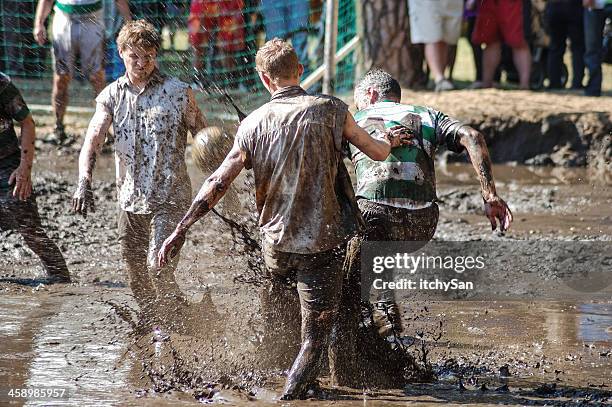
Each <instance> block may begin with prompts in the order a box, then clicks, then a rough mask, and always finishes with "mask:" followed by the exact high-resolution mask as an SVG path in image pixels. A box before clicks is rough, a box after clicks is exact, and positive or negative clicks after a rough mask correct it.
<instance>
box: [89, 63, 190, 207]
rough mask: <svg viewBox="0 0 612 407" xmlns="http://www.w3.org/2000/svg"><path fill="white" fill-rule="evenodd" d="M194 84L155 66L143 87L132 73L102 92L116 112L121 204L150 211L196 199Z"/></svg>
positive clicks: (102, 101) (102, 98)
mask: <svg viewBox="0 0 612 407" xmlns="http://www.w3.org/2000/svg"><path fill="white" fill-rule="evenodd" d="M187 89H188V85H187V84H186V83H183V82H181V81H179V80H178V79H175V78H172V77H169V76H165V75H163V74H161V73H160V72H159V71H157V70H156V71H154V72H153V74H152V75H151V78H150V80H149V82H148V83H147V85H146V86H145V87H144V89H143V90H142V91H140V92H139V91H138V90H137V89H135V88H134V87H132V86H131V84H130V82H129V79H128V78H127V76H126V75H124V76H122V77H120V78H119V79H117V80H116V81H114V82H113V83H111V84H110V85H108V86H107V87H106V88H105V89H104V90H103V91H102V92H101V93H100V94H99V95H98V97H97V98H96V102H98V103H100V104H102V105H104V107H105V108H106V109H107V111H108V112H110V113H111V115H112V116H113V129H114V131H115V163H116V174H117V191H118V195H119V204H120V206H121V209H123V210H124V211H128V212H132V213H136V214H146V213H152V212H153V211H155V210H156V209H157V208H159V207H160V206H161V205H168V204H169V205H172V204H173V203H176V204H181V205H182V204H183V203H184V202H185V201H187V202H189V201H190V200H191V181H190V180H189V175H188V174H187V165H186V164H185V148H186V146H187V119H186V116H187V104H188V95H187Z"/></svg>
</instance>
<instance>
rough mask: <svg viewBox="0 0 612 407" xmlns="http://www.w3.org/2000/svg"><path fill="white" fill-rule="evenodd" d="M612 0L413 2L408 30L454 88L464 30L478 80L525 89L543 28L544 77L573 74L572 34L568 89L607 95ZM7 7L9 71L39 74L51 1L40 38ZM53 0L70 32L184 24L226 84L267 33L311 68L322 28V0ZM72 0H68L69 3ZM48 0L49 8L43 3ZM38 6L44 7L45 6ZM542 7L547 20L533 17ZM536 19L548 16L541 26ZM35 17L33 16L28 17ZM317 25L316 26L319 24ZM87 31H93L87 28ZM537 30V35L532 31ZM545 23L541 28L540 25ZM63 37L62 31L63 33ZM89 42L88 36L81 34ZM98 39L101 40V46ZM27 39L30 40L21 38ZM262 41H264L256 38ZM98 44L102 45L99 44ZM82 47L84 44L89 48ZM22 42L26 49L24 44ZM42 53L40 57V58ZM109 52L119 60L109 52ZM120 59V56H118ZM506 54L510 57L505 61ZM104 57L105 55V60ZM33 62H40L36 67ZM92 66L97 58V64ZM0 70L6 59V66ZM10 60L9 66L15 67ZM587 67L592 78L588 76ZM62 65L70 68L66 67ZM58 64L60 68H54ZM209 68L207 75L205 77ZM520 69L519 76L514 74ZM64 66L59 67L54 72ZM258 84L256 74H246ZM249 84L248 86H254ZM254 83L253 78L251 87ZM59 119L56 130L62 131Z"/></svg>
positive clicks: (197, 58)
mask: <svg viewBox="0 0 612 407" xmlns="http://www.w3.org/2000/svg"><path fill="white" fill-rule="evenodd" d="M611 1H612V0H443V1H441V2H432V1H428V0H407V4H408V6H409V12H410V31H411V32H410V34H411V41H412V43H414V44H422V45H423V48H424V56H425V60H426V62H427V68H428V70H429V73H430V76H431V79H432V80H433V87H434V89H435V90H436V91H444V90H451V89H454V88H455V86H456V85H455V84H454V83H453V80H452V79H453V78H452V77H453V68H454V65H455V61H456V52H457V42H458V39H459V38H460V36H461V35H462V34H463V35H465V36H466V38H467V39H468V40H469V42H470V45H471V47H472V50H473V55H474V65H475V67H476V76H475V78H474V79H475V81H474V83H473V85H472V87H474V88H480V87H491V86H494V85H495V84H496V83H497V82H498V81H499V80H500V72H501V69H502V67H500V65H501V66H503V67H504V69H506V70H510V71H512V72H511V73H512V75H509V76H513V77H514V76H516V77H517V78H516V80H517V82H518V84H519V87H520V88H521V89H529V88H530V87H533V85H532V84H531V82H530V80H531V79H532V76H533V75H532V73H533V72H532V67H533V64H532V59H533V58H532V54H533V53H534V49H535V48H536V47H537V46H539V45H536V42H541V40H540V39H538V40H536V39H535V38H536V36H537V37H538V38H539V37H541V34H544V36H545V37H546V39H545V40H544V41H543V43H544V46H545V47H546V48H547V49H548V52H547V53H546V55H547V61H546V67H545V68H544V70H545V76H546V77H548V80H549V82H548V87H549V88H550V89H559V88H563V87H565V84H566V81H567V77H566V75H565V74H564V72H565V70H564V69H563V66H564V63H563V56H564V54H565V51H566V43H567V40H568V39H569V40H570V44H571V54H572V64H571V65H572V73H573V76H572V78H571V80H569V87H571V88H572V89H583V90H584V93H585V94H586V95H588V96H599V95H600V94H601V82H602V70H601V64H602V44H603V40H602V39H603V34H604V24H605V21H606V18H610V17H611V15H612V3H611ZM5 3H6V4H5V5H4V15H3V19H4V23H5V25H6V26H9V25H16V26H18V27H19V29H17V30H15V31H14V32H10V30H9V31H6V32H5V36H6V38H5V42H6V43H9V42H11V43H14V44H15V45H16V46H13V47H7V48H6V50H5V52H6V53H7V57H6V58H0V60H2V59H5V61H4V62H6V64H5V65H7V64H8V66H5V67H4V68H3V69H4V70H5V71H6V70H9V71H11V70H17V71H20V72H31V73H36V72H40V71H41V67H40V63H34V62H33V61H36V60H37V59H40V58H42V57H43V56H44V55H43V51H42V50H41V49H40V48H37V47H33V46H32V44H33V42H34V41H36V42H38V44H42V42H41V41H44V39H45V38H44V36H43V31H44V30H43V29H44V27H43V26H42V25H43V24H44V23H45V19H46V17H47V15H48V14H49V12H50V10H51V5H52V4H53V3H54V1H52V0H41V1H39V2H38V3H39V6H38V10H37V13H36V14H37V15H36V17H35V18H34V21H33V26H34V27H35V32H34V41H32V39H31V38H30V37H31V36H28V35H27V34H24V31H27V30H24V27H25V26H24V25H27V23H28V22H27V21H26V20H27V18H28V17H27V16H28V15H29V14H31V12H32V10H29V11H28V9H27V6H28V4H29V5H31V3H27V2H15V1H12V0H7V1H6V2H5ZM55 3H56V7H55V10H56V14H57V16H56V17H55V18H54V28H55V29H57V30H58V31H59V32H60V33H61V32H68V31H69V28H68V27H70V24H72V23H74V24H78V20H79V19H80V20H81V21H85V20H89V21H91V23H90V26H91V27H93V26H95V27H96V28H95V30H93V31H95V32H100V31H101V32H103V30H102V28H101V27H102V25H101V24H103V22H102V17H101V15H100V11H99V9H101V8H102V6H103V5H105V6H106V8H107V9H111V8H112V9H113V10H116V11H114V12H113V14H111V15H110V19H109V18H108V16H107V18H106V20H107V22H108V21H119V22H120V21H128V20H129V19H130V18H131V17H130V16H133V17H134V18H144V19H146V20H148V21H150V22H152V23H153V25H154V26H155V27H156V28H157V29H158V30H161V29H162V27H169V30H170V33H171V34H173V33H174V32H176V31H177V30H178V29H180V28H181V27H183V28H186V29H187V31H188V34H189V43H190V46H191V51H192V55H193V59H192V65H193V67H194V68H195V72H196V74H195V77H196V79H197V77H198V76H200V77H204V76H209V77H211V78H213V79H216V80H218V79H219V75H216V76H215V75H210V73H212V72H223V78H224V79H226V80H225V83H226V84H227V85H231V86H240V85H242V86H243V87H245V86H244V85H245V81H241V80H240V78H239V77H240V76H242V75H241V73H243V70H244V69H243V68H244V66H252V65H253V62H254V61H253V58H254V50H255V49H256V48H257V41H256V39H257V38H258V36H259V34H260V33H261V34H262V35H263V36H264V37H265V38H268V39H270V38H274V37H279V38H284V39H291V41H292V44H293V45H294V46H295V48H296V50H297V52H298V55H299V56H300V59H301V60H302V61H304V63H305V68H306V72H307V73H308V72H309V70H310V64H308V63H307V62H308V60H309V58H312V57H313V55H309V54H310V53H313V51H312V50H309V47H308V38H309V35H312V34H313V32H315V31H316V32H318V34H317V36H318V37H321V36H322V34H321V33H322V30H321V24H320V23H321V22H322V20H323V16H322V15H321V13H320V10H321V9H322V6H323V1H322V0H296V1H291V2H280V3H279V2H273V1H268V0H191V1H187V0H174V1H172V2H161V1H158V0H130V1H129V5H128V4H127V3H128V0H122V1H120V2H116V4H117V7H113V3H115V2H114V1H110V0H99V1H93V0H92V1H91V2H87V1H85V2H82V1H76V2H74V3H75V4H80V3H83V4H89V3H91V4H96V5H97V6H95V8H96V9H95V10H93V9H92V10H93V11H90V10H88V12H87V13H83V12H82V10H83V9H81V11H79V9H78V8H77V9H76V11H67V10H68V7H66V6H62V4H63V1H62V0H59V1H57V2H55ZM72 3H73V2H72V1H67V2H66V4H72ZM41 4H44V7H42V6H41ZM41 11H42V12H41ZM536 15H537V16H538V17H541V18H535V17H536ZM534 20H538V21H540V22H543V27H540V26H539V25H540V24H539V23H538V24H535V21H534ZM30 24H32V22H30ZM111 25H112V26H113V29H111V30H110V31H109V30H108V29H107V30H106V37H107V38H105V39H104V38H103V40H102V41H107V42H109V41H110V42H109V43H110V44H112V42H113V41H112V39H113V38H114V36H115V35H116V30H118V28H119V27H120V24H116V23H115V24H111ZM317 25H318V29H313V28H314V27H315V26H317ZM87 31H89V30H87ZM536 31H537V35H536ZM540 31H542V33H540ZM58 37H59V38H58V41H59V40H61V35H59V34H58ZM85 38H86V40H87V43H90V42H91V41H90V40H91V38H89V37H85ZM58 41H55V44H54V52H53V54H54V56H55V57H57V56H58V55H57V53H58V51H57V50H55V48H56V47H58V45H57V44H58V43H59V42H58ZM97 42H98V40H96V44H97ZM25 44H30V45H27V46H26V45H25ZM259 45H261V43H259ZM96 47H97V45H96ZM87 48H88V47H87V46H85V48H84V51H85V52H87V51H88V49H87ZM20 50H21V51H20ZM18 52H24V53H27V55H25V54H24V57H23V58H18V57H17V55H14V54H15V53H18ZM35 54H36V55H38V58H37V57H35ZM107 57H108V58H113V57H112V56H108V55H107ZM114 58H115V59H119V56H118V55H115V56H114ZM21 59H22V60H23V66H22V68H23V69H17V68H19V67H18V66H17V65H18V62H17V61H19V60H21ZM506 59H509V60H508V61H506ZM107 62H108V61H107ZM33 65H37V66H36V67H34V66H33ZM94 65H95V64H94ZM90 67H91V66H90V65H85V66H84V67H83V70H84V71H83V73H82V75H83V76H84V77H85V78H87V79H91V73H90V72H88V69H89V68H90ZM0 68H1V67H0ZM9 68H10V69H9ZM585 68H586V70H587V72H588V80H587V81H586V83H585V80H584V78H585ZM64 70H65V69H64ZM56 71H57V69H56ZM122 73H123V67H122V66H121V68H120V69H119V70H118V72H117V74H115V73H111V75H112V77H111V79H115V78H116V76H117V75H120V74H122ZM207 73H208V74H209V75H207ZM515 73H516V75H515ZM55 74H58V72H55ZM59 75H60V78H59V79H58V78H57V77H56V78H54V94H55V95H57V97H54V100H56V99H57V100H62V98H63V97H64V96H63V95H64V93H65V92H63V88H64V87H66V86H67V81H66V79H65V75H64V74H63V73H59ZM99 79H100V77H98V79H96V80H95V81H94V82H92V84H93V85H94V89H95V91H96V93H97V92H99V90H100V85H99V83H100V80H99ZM250 81H251V82H252V78H251V80H250ZM251 82H249V83H247V85H249V84H250V85H252V83H251ZM247 87H248V86H247ZM60 125H61V123H59V124H58V133H61V131H59V130H61V126H60Z"/></svg>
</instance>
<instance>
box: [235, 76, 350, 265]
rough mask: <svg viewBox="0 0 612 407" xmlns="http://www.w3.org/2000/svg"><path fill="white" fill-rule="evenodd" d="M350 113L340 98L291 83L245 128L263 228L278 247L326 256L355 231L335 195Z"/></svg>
mask: <svg viewBox="0 0 612 407" xmlns="http://www.w3.org/2000/svg"><path fill="white" fill-rule="evenodd" d="M347 113H348V108H347V105H346V104H345V103H344V102H342V101H340V100H339V99H337V98H334V97H331V96H311V95H309V94H307V93H306V91H304V90H303V89H302V88H300V87H299V86H290V87H286V88H282V89H279V90H278V91H276V92H275V93H274V94H273V95H272V99H271V100H270V102H268V103H266V104H265V105H263V106H262V107H260V108H259V109H257V110H256V111H254V112H253V113H251V114H250V115H249V116H248V117H247V118H246V119H244V121H243V122H242V124H241V125H240V128H239V129H238V133H237V135H236V142H237V143H238V146H239V147H240V150H241V151H242V153H243V155H244V157H245V167H246V168H247V169H249V168H252V169H253V172H254V175H255V187H256V200H257V209H258V211H259V226H260V230H261V233H262V237H263V239H264V242H265V243H266V244H267V245H270V246H271V247H272V248H273V249H275V250H277V251H281V252H288V253H302V254H306V253H317V252H323V251H326V250H329V249H332V248H334V247H337V246H338V245H340V244H342V243H343V242H345V241H346V239H347V236H349V235H350V234H351V233H352V232H353V229H356V227H357V225H356V221H355V219H354V216H351V217H347V216H346V215H347V214H346V213H345V212H346V209H344V207H343V205H342V203H341V202H340V201H341V198H339V196H338V190H337V189H338V184H337V183H338V179H337V178H338V174H339V169H338V168H339V167H338V166H339V164H342V165H344V164H343V163H342V155H341V151H342V150H341V149H342V140H343V138H342V133H343V127H344V121H345V119H346V115H347ZM347 219H350V221H349V222H348V223H347V222H346V220H347Z"/></svg>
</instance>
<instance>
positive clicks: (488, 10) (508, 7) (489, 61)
mask: <svg viewBox="0 0 612 407" xmlns="http://www.w3.org/2000/svg"><path fill="white" fill-rule="evenodd" d="M523 7H524V6H523V1H521V0H482V1H481V2H480V10H479V12H478V17H477V18H476V27H475V28H474V34H473V35H472V39H473V41H474V42H475V43H476V44H485V45H486V47H485V49H484V51H483V55H482V57H483V61H482V86H483V87H485V88H490V87H491V86H493V78H494V76H495V70H496V69H497V66H498V65H499V63H500V61H501V49H502V40H503V41H504V42H505V43H506V44H508V45H509V46H510V47H511V48H512V58H513V60H514V65H515V66H516V69H517V71H518V73H519V84H520V87H521V89H529V75H530V72H531V51H530V49H529V45H528V44H527V40H526V35H525V21H524V20H525V18H524V14H523V12H524V10H523ZM525 11H527V10H525Z"/></svg>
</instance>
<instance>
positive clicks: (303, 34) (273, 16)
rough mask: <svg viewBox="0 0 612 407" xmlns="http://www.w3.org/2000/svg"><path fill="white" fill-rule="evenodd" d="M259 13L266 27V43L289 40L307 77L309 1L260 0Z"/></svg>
mask: <svg viewBox="0 0 612 407" xmlns="http://www.w3.org/2000/svg"><path fill="white" fill-rule="evenodd" d="M261 13H262V14H263V17H264V23H265V26H266V41H270V40H271V39H273V38H281V39H284V40H291V45H292V46H293V49H295V52H296V53H297V55H298V59H299V60H300V61H301V62H302V63H303V64H304V68H305V76H306V75H308V65H309V63H308V61H309V57H308V26H309V22H310V1H308V0H291V1H283V2H280V1H277V0H261Z"/></svg>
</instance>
